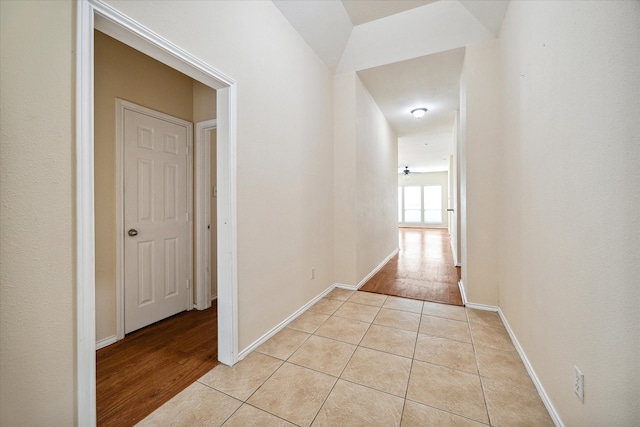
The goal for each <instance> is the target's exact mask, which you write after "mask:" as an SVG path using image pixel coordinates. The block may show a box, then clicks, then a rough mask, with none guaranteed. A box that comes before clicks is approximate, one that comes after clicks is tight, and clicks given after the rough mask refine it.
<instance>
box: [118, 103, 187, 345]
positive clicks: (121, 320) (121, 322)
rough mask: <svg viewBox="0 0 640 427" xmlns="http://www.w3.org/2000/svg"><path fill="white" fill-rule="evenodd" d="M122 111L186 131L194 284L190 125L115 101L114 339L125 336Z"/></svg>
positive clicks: (171, 117) (183, 121) (130, 104)
mask: <svg viewBox="0 0 640 427" xmlns="http://www.w3.org/2000/svg"><path fill="white" fill-rule="evenodd" d="M125 110H129V111H133V112H136V113H140V114H144V115H146V116H149V117H153V118H154V119H158V120H163V121H165V122H169V123H172V124H175V125H178V126H182V127H184V128H185V129H186V130H187V188H186V190H187V206H186V208H187V217H188V220H187V223H186V227H187V230H186V231H187V247H186V249H187V261H186V262H187V274H188V280H189V283H193V220H192V218H193V123H191V122H188V121H186V120H183V119H180V118H178V117H174V116H170V115H168V114H165V113H161V112H159V111H156V110H152V109H151V108H147V107H143V106H142V105H138V104H135V103H133V102H130V101H125V100H124V99H120V98H116V313H117V317H116V336H117V338H118V339H119V340H121V339H123V338H124V335H125V316H124V307H125V292H124V284H125V280H124V276H125V274H124V256H125V253H124V245H125V239H124V237H123V236H124V234H125V228H126V227H125V224H124V214H125V212H124V173H125V170H124V160H125V159H124V152H125V150H124V112H125ZM187 298H188V299H187V306H186V309H187V310H191V309H193V289H191V287H189V289H187Z"/></svg>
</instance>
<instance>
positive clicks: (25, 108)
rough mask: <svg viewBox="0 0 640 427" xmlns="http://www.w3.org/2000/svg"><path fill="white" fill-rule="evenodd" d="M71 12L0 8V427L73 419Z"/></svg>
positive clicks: (54, 5)
mask: <svg viewBox="0 0 640 427" xmlns="http://www.w3.org/2000/svg"><path fill="white" fill-rule="evenodd" d="M74 21H75V11H74V7H73V3H72V2H71V1H56V2H27V1H20V2H18V1H15V2H9V1H2V2H0V105H1V107H0V111H1V114H0V128H1V129H2V140H1V146H0V150H1V154H0V241H1V243H0V282H1V285H0V425H3V426H38V425H59V426H70V425H73V424H74V423H75V399H76V387H75V378H76V375H75V372H76V368H75V366H76V363H75V360H76V336H75V329H76V327H75V325H76V310H75V304H74V302H75V295H76V293H75V286H74V268H75V267H74V259H75V258H74V257H75V244H74V237H75V228H74V213H75V211H74V185H75V184H74V181H73V171H74V167H75V159H74V137H73V123H74V79H73V73H74V71H73V64H74V57H73V53H72V52H73V50H74V36H73V33H74V30H73V25H74Z"/></svg>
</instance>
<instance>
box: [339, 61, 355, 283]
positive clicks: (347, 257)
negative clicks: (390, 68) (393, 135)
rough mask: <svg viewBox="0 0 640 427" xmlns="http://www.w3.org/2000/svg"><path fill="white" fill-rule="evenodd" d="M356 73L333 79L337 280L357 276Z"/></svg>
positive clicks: (344, 281)
mask: <svg viewBox="0 0 640 427" xmlns="http://www.w3.org/2000/svg"><path fill="white" fill-rule="evenodd" d="M356 79H357V76H356V73H348V74H341V75H337V76H335V77H334V79H333V91H334V92H333V103H334V107H333V126H334V130H333V186H334V190H333V191H334V241H335V249H334V260H335V261H334V262H335V273H334V280H335V282H336V283H341V284H344V285H350V286H354V285H356V284H357V283H358V282H359V281H360V279H358V278H357V277H356V269H355V266H356V227H355V224H356V210H355V199H356V196H355V195H356V168H355V164H356V143H355V141H356V91H355V85H356Z"/></svg>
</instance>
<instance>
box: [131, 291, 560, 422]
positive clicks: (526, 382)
mask: <svg viewBox="0 0 640 427" xmlns="http://www.w3.org/2000/svg"><path fill="white" fill-rule="evenodd" d="M139 425H142V426H167V425H172V426H194V425H208V426H222V425H224V426H261V427H262V426H305V427H306V426H385V427H386V426H403V427H408V426H483V425H491V426H535V427H540V426H553V422H552V420H551V418H550V417H549V414H548V413H547V411H546V409H545V407H544V405H543V404H542V401H541V400H540V397H539V395H538V393H537V391H536V389H535V387H534V385H533V383H532V382H531V379H530V378H529V376H528V374H527V371H526V370H525V367H524V365H523V364H522V361H521V360H520V358H519V356H518V353H517V352H516V350H515V348H514V347H513V344H512V343H511V340H510V339H509V335H508V334H507V332H506V330H505V328H504V326H503V325H502V322H501V320H500V318H499V316H498V315H497V314H496V313H490V312H486V311H479V310H471V309H465V308H464V307H457V306H450V305H443V304H436V303H430V302H422V301H416V300H410V299H404V298H397V297H391V296H389V297H387V296H384V295H378V294H370V293H366V292H353V291H347V290H343V289H334V290H333V291H332V292H331V293H330V294H329V295H327V296H326V297H325V298H324V299H322V300H321V301H319V302H318V303H317V304H316V305H314V306H313V307H311V308H310V309H309V310H308V311H307V312H305V313H304V314H302V315H301V316H300V317H298V318H297V319H296V320H294V321H293V322H291V323H290V324H289V325H288V327H286V328H284V329H283V330H282V331H280V332H279V333H278V334H276V335H274V336H273V337H272V338H271V339H270V340H268V341H267V342H265V343H264V344H262V345H261V346H260V347H258V349H257V350H256V351H254V352H253V353H252V354H250V355H249V356H247V357H246V358H245V359H244V360H242V361H241V362H239V363H238V364H236V365H235V366H234V367H231V368H230V367H227V366H224V365H219V366H217V367H215V368H214V369H213V370H212V371H210V372H209V373H207V374H206V375H204V376H203V377H202V378H200V379H199V380H198V381H197V382H195V383H194V384H192V385H191V386H189V387H188V388H187V389H186V390H184V391H183V392H182V393H180V394H179V395H177V396H176V397H174V398H173V399H172V400H170V401H169V402H167V403H166V404H165V405H164V406H162V407H161V408H159V409H158V410H157V411H155V412H154V413H152V414H151V415H149V416H148V417H147V418H146V419H144V420H143V421H142V422H141V423H140V424H139Z"/></svg>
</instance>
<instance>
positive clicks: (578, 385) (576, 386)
mask: <svg viewBox="0 0 640 427" xmlns="http://www.w3.org/2000/svg"><path fill="white" fill-rule="evenodd" d="M573 391H575V392H576V394H577V395H578V397H579V398H580V401H581V402H584V374H583V373H582V372H580V369H578V367H577V366H574V367H573Z"/></svg>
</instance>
